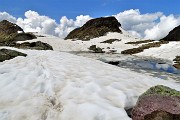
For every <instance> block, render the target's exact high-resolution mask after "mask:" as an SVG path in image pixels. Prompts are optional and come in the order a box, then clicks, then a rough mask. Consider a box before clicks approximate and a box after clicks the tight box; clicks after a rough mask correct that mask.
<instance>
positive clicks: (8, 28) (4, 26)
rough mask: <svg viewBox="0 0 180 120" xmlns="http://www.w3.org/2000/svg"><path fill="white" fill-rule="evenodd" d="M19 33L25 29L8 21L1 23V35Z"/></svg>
mask: <svg viewBox="0 0 180 120" xmlns="http://www.w3.org/2000/svg"><path fill="white" fill-rule="evenodd" d="M18 31H22V32H23V29H22V28H21V27H19V26H18V25H16V24H14V23H11V22H9V21H7V20H3V21H1V22H0V33H4V34H12V33H17V32H18Z"/></svg>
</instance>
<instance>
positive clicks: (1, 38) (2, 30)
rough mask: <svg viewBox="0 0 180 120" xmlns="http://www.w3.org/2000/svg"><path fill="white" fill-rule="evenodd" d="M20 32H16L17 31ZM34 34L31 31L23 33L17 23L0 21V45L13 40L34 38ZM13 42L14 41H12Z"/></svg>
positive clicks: (10, 42)
mask: <svg viewBox="0 0 180 120" xmlns="http://www.w3.org/2000/svg"><path fill="white" fill-rule="evenodd" d="M19 31H20V32H21V33H18V32H19ZM35 38H36V36H35V35H33V34H32V33H24V31H23V29H22V28H21V27H19V26H18V25H16V24H14V23H11V22H9V21H7V20H3V21H1V22H0V45H1V46H2V45H3V46H9V45H10V44H12V43H13V42H14V41H24V40H31V39H35ZM13 44H14V43H13Z"/></svg>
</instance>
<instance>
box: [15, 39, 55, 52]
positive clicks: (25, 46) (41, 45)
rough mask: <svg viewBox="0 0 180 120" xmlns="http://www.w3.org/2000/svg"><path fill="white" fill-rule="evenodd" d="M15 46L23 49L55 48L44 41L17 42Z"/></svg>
mask: <svg viewBox="0 0 180 120" xmlns="http://www.w3.org/2000/svg"><path fill="white" fill-rule="evenodd" d="M15 47H17V48H21V49H34V50H53V48H52V46H50V45H49V44H47V43H43V42H41V41H37V42H32V43H29V42H24V43H22V44H16V45H15Z"/></svg>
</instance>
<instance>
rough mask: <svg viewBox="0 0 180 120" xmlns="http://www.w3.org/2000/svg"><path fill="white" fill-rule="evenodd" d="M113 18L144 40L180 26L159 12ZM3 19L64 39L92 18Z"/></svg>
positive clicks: (178, 19) (31, 13) (1, 16)
mask: <svg viewBox="0 0 180 120" xmlns="http://www.w3.org/2000/svg"><path fill="white" fill-rule="evenodd" d="M114 16H115V17H116V18H117V19H118V21H119V22H120V23H121V25H122V27H123V28H124V29H125V30H126V31H129V32H130V33H131V34H133V35H135V36H137V37H142V38H146V39H160V38H162V37H164V36H166V35H167V34H168V32H169V31H170V30H172V29H173V28H174V27H176V26H178V25H180V17H175V16H174V15H169V16H165V15H163V13H161V12H156V13H147V14H141V13H140V11H139V10H138V9H135V10H134V9H131V10H126V11H124V12H120V13H118V14H117V15H114ZM3 19H7V20H9V21H11V22H14V23H17V24H18V25H19V26H21V27H22V28H23V29H24V31H28V32H29V31H30V32H41V33H45V34H50V35H55V36H59V37H61V38H64V37H66V35H67V34H68V33H69V32H70V31H72V30H73V29H75V28H77V27H81V26H82V25H83V24H84V23H86V22H87V21H88V20H90V19H92V18H91V17H90V16H89V15H80V16H77V17H76V19H75V20H73V19H68V18H67V17H66V16H63V17H62V18H61V19H60V21H59V23H57V22H56V21H55V20H54V19H51V18H50V17H48V16H44V15H39V14H38V13H37V12H35V11H31V10H29V11H27V12H25V18H18V19H16V18H15V17H13V16H12V15H10V14H8V13H6V12H0V20H3Z"/></svg>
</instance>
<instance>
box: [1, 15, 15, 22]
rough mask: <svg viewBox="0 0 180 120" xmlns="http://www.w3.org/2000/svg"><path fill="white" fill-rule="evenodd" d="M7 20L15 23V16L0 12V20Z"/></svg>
mask: <svg viewBox="0 0 180 120" xmlns="http://www.w3.org/2000/svg"><path fill="white" fill-rule="evenodd" d="M2 20H8V21H10V22H13V23H16V18H15V17H13V16H12V15H10V14H9V13H7V12H0V21H2Z"/></svg>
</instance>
